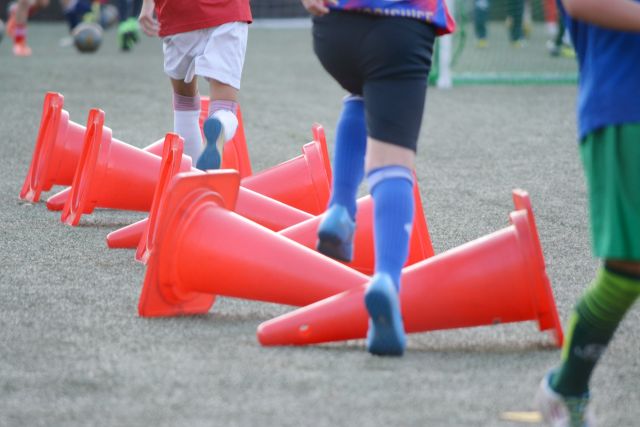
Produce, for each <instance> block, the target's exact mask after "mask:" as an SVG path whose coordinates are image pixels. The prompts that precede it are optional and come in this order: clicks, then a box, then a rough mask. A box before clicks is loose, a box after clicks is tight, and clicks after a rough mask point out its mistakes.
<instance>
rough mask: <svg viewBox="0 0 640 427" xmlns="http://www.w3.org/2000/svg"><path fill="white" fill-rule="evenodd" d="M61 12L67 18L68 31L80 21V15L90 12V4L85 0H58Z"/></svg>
mask: <svg viewBox="0 0 640 427" xmlns="http://www.w3.org/2000/svg"><path fill="white" fill-rule="evenodd" d="M60 6H61V7H62V12H63V13H64V17H65V19H66V20H67V25H68V26H69V31H73V29H74V28H75V27H76V26H77V25H78V24H79V23H80V22H82V17H83V16H84V15H85V14H87V13H89V12H91V4H90V3H89V2H88V1H86V0H60Z"/></svg>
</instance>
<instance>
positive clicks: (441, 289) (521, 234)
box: [257, 190, 563, 346]
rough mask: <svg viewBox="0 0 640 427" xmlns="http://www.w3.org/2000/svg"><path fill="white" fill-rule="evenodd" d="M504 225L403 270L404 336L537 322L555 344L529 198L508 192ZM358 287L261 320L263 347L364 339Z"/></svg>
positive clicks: (556, 326)
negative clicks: (510, 200) (511, 206)
mask: <svg viewBox="0 0 640 427" xmlns="http://www.w3.org/2000/svg"><path fill="white" fill-rule="evenodd" d="M514 202H515V205H516V208H518V210H517V211H515V212H512V213H511V215H510V220H511V225H510V226H509V227H507V228H504V229H502V230H499V231H497V232H495V233H492V234H490V235H487V236H484V237H482V238H480V239H477V240H474V241H472V242H469V243H467V244H464V245H462V246H460V247H458V248H455V249H452V250H450V251H447V252H444V253H442V254H439V255H436V256H434V257H431V258H429V259H426V260H424V261H422V262H420V263H418V264H414V265H412V266H410V267H407V268H405V269H404V270H403V275H402V287H401V292H400V299H401V307H402V314H403V319H404V325H405V329H406V331H407V332H409V333H413V332H424V331H431V330H438V329H451V328H460V327H472V326H482V325H493V324H498V323H510V322H520V321H526V320H536V321H538V325H539V328H540V329H541V330H550V331H551V332H552V333H553V335H554V339H555V344H556V345H557V346H561V345H562V340H563V335H562V327H561V325H560V321H559V318H558V315H557V310H556V306H555V301H554V299H553V293H552V291H551V287H550V283H549V279H548V277H547V275H546V272H545V269H544V260H543V256H542V249H541V248H540V245H539V239H538V235H537V230H536V227H535V221H534V218H533V213H532V210H531V203H530V201H529V198H528V195H527V194H526V193H525V192H523V191H521V190H517V191H515V192H514ZM364 289H365V287H364V286H361V287H359V288H357V289H354V290H352V291H347V292H344V293H342V294H340V295H336V296H334V297H332V298H329V299H327V300H324V301H320V302H317V303H315V304H313V305H310V306H308V307H305V308H304V309H302V310H296V311H293V312H291V313H288V314H285V315H283V316H280V317H278V318H276V319H272V320H270V321H268V322H265V323H263V324H262V325H260V326H259V328H258V333H257V334H258V339H259V341H260V342H261V343H262V344H263V345H304V344H312V343H320V342H327V341H338V340H346V339H357V338H364V337H365V335H366V333H367V324H368V315H367V311H366V309H365V306H364Z"/></svg>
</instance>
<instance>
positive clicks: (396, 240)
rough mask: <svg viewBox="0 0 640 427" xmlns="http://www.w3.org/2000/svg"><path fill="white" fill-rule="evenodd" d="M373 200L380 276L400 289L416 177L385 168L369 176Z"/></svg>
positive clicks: (405, 258)
mask: <svg viewBox="0 0 640 427" xmlns="http://www.w3.org/2000/svg"><path fill="white" fill-rule="evenodd" d="M367 182H368V184H369V188H370V191H371V195H372V196H373V205H374V240H375V250H376V265H375V271H376V273H386V274H388V275H389V276H390V277H391V279H392V280H393V283H394V285H395V286H396V288H398V289H399V286H400V273H401V271H402V267H403V266H404V264H405V262H406V261H407V257H408V256H409V238H410V237H411V229H412V227H413V214H414V200H413V174H412V173H411V170H409V169H408V168H405V167H403V166H385V167H382V168H378V169H374V170H372V171H371V172H369V173H368V174H367Z"/></svg>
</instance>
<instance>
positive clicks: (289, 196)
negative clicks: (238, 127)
mask: <svg viewBox="0 0 640 427" xmlns="http://www.w3.org/2000/svg"><path fill="white" fill-rule="evenodd" d="M313 131H314V141H312V142H310V143H308V144H305V145H304V146H303V147H302V155H300V156H298V157H295V158H293V159H291V160H288V161H286V162H284V163H281V164H279V165H277V166H274V167H272V168H270V169H267V170H265V171H263V172H261V173H259V174H256V175H253V176H250V177H247V178H244V179H243V180H242V186H243V187H245V188H248V189H250V190H253V191H255V192H257V193H260V194H262V195H265V196H267V197H270V198H272V199H275V200H278V201H280V202H282V203H285V204H287V205H289V206H293V207H294V208H297V209H300V210H303V211H305V212H308V213H310V214H312V215H319V214H321V213H322V212H324V210H325V209H326V207H327V203H328V202H329V194H330V183H331V166H330V164H329V157H328V150H327V142H326V140H325V138H324V131H322V127H321V126H319V125H315V126H314V128H313Z"/></svg>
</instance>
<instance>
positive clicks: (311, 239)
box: [280, 180, 433, 275]
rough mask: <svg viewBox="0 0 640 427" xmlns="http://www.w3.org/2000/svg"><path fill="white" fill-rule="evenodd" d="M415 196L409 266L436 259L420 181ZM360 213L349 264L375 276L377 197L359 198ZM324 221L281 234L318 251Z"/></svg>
mask: <svg viewBox="0 0 640 427" xmlns="http://www.w3.org/2000/svg"><path fill="white" fill-rule="evenodd" d="M413 196H414V204H415V215H414V218H415V219H414V221H413V229H412V231H411V238H410V240H409V256H408V258H407V262H406V264H405V266H407V265H412V264H415V263H417V262H419V261H422V260H424V259H427V258H429V257H431V256H433V246H432V244H431V237H430V236H429V228H428V226H427V221H426V217H425V214H424V210H423V209H422V199H421V197H420V189H419V188H418V184H417V180H416V182H415V185H414V186H413ZM357 206H358V209H357V214H356V231H355V235H354V240H353V242H354V246H353V259H352V260H351V262H349V263H347V265H348V266H349V267H351V268H354V269H356V270H358V271H360V272H362V273H365V274H369V275H370V274H373V270H374V265H375V263H374V261H375V253H374V252H375V251H374V243H373V221H374V218H373V198H372V197H371V196H365V197H361V198H360V199H358V202H357ZM321 221H322V216H315V217H313V218H311V219H308V220H307V221H304V222H301V223H299V224H296V225H294V226H292V227H289V228H287V229H284V230H282V231H280V234H281V235H283V236H285V237H287V238H289V239H291V240H293V241H295V242H298V243H300V244H301V245H304V246H306V247H308V248H312V249H315V247H316V242H317V241H318V232H317V230H318V226H319V225H320V222H321Z"/></svg>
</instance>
